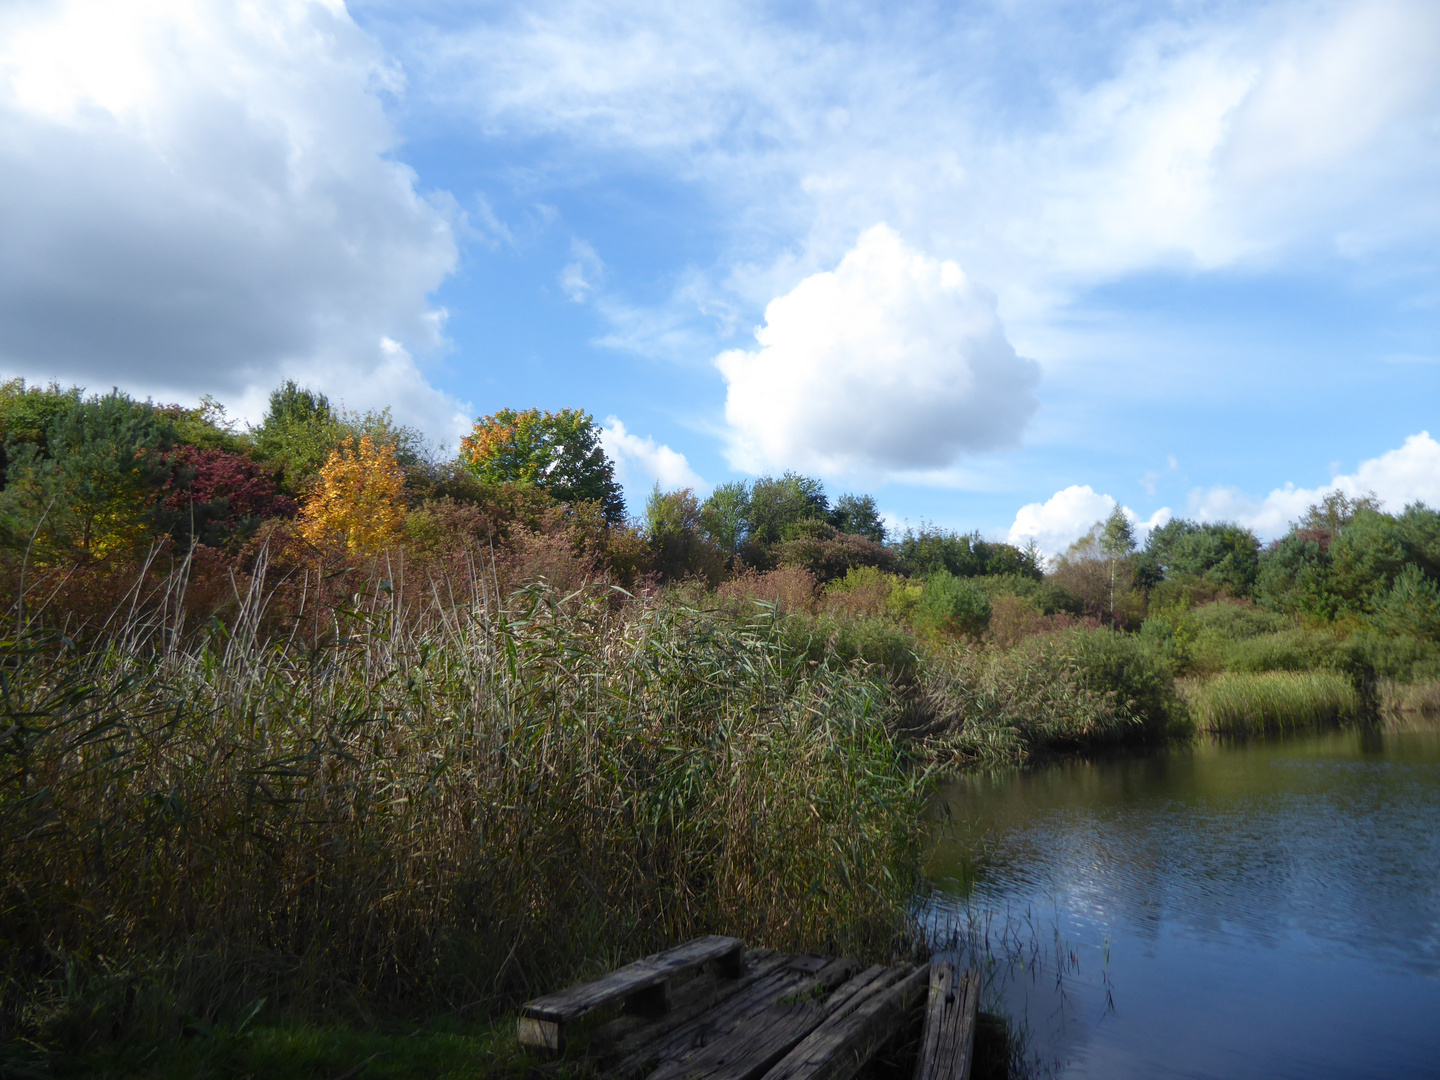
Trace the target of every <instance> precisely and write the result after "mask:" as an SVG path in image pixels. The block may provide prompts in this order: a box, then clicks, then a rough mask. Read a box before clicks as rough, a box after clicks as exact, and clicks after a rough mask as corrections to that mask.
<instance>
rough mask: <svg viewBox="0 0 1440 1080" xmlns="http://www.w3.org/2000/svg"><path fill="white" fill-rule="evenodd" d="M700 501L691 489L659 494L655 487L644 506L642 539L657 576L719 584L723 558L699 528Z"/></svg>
mask: <svg viewBox="0 0 1440 1080" xmlns="http://www.w3.org/2000/svg"><path fill="white" fill-rule="evenodd" d="M700 517H701V511H700V500H699V499H697V498H696V497H695V492H694V491H692V490H691V489H690V488H682V489H680V490H679V491H661V490H660V485H659V484H658V483H657V484H656V485H655V488H654V490H652V491H651V493H650V498H649V499H648V500H647V501H646V503H645V537H646V542H647V543H648V545H649V548H650V553H651V559H652V563H653V565H654V568H655V569H656V570H657V571H659V573H660V575H661V576H662V577H664V578H666V579H675V578H682V577H688V576H692V575H699V576H701V577H704V578H705V579H706V581H707V582H709V583H710V584H712V585H714V584H718V583H719V581H720V577H721V574H722V571H723V570H724V564H725V556H724V554H723V553H722V552H721V551H720V549H719V548H718V547H717V546H716V545H715V543H714V542H713V541H712V540H711V539H710V538H709V537H707V536H706V535H705V534H704V532H703V531H702V530H701V526H700Z"/></svg>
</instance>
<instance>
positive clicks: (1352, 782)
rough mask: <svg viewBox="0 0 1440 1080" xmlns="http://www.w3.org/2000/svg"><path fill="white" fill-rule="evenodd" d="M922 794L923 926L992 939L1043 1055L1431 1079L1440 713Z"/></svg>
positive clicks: (1041, 1059)
mask: <svg viewBox="0 0 1440 1080" xmlns="http://www.w3.org/2000/svg"><path fill="white" fill-rule="evenodd" d="M937 813H939V814H940V815H941V816H942V817H945V816H947V815H948V823H947V824H945V825H943V826H942V827H941V830H940V838H939V841H938V843H937V847H936V850H935V853H934V857H933V860H932V864H931V875H932V877H934V878H935V879H936V880H937V882H938V883H939V885H940V887H941V890H942V895H941V897H940V898H939V900H938V901H937V903H936V905H935V910H934V911H933V912H932V915H933V917H934V919H935V924H936V926H937V927H938V928H940V931H941V932H944V931H945V930H947V929H956V930H963V929H964V928H966V927H969V928H971V930H972V931H978V932H979V933H980V934H982V935H988V939H989V951H990V952H991V953H992V954H993V955H994V956H996V957H997V958H998V959H999V962H998V963H997V964H996V966H995V967H994V969H993V971H992V979H991V991H992V993H993V994H994V995H996V999H997V1003H998V1007H999V1008H1000V1009H1001V1010H1002V1011H1005V1012H1007V1013H1008V1014H1009V1015H1010V1016H1011V1017H1012V1019H1013V1020H1015V1021H1017V1022H1018V1023H1020V1024H1022V1025H1023V1026H1024V1027H1025V1028H1026V1029H1027V1031H1028V1038H1029V1048H1030V1053H1031V1055H1032V1056H1033V1057H1034V1058H1035V1059H1036V1060H1037V1062H1038V1063H1039V1065H1040V1066H1041V1071H1044V1072H1048V1073H1052V1074H1054V1075H1058V1076H1064V1077H1090V1076H1095V1077H1099V1076H1105V1077H1168V1076H1173V1077H1249V1076H1255V1077H1260V1076H1265V1077H1285V1076H1295V1077H1301V1076H1303V1077H1308V1078H1317V1077H1365V1076H1375V1077H1412V1076H1413V1077H1420V1076H1424V1077H1440V732H1437V731H1434V730H1429V731H1406V732H1377V731H1347V732H1336V733H1330V734H1325V735H1318V736H1308V737H1301V738H1292V739H1287V740H1283V741H1274V742H1254V743H1249V744H1243V745H1237V744H1229V745H1216V744H1209V745H1197V746H1189V747H1184V748H1177V749H1171V750H1167V751H1164V752H1160V753H1154V754H1148V755H1144V756H1132V757H1125V758H1112V759H1107V760H1101V761H1088V762H1076V761H1068V762H1060V763H1055V764H1051V765H1046V766H1042V767H1039V768H1034V769H1030V770H1026V771H1018V772H1011V773H1007V774H1002V775H994V776H983V777H982V776H967V777H965V778H963V779H961V780H959V781H957V782H956V783H954V784H952V785H951V786H949V787H948V788H947V789H945V790H944V791H943V792H942V793H941V796H940V800H939V802H938V803H937ZM980 951H984V950H980Z"/></svg>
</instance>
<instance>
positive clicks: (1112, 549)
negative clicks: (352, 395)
mask: <svg viewBox="0 0 1440 1080" xmlns="http://www.w3.org/2000/svg"><path fill="white" fill-rule="evenodd" d="M1099 542H1100V550H1101V551H1103V552H1104V553H1105V555H1106V557H1108V558H1109V560H1110V617H1111V618H1112V619H1113V618H1114V617H1115V562H1116V560H1117V559H1123V558H1124V557H1125V556H1127V555H1129V554H1130V553H1131V552H1132V551H1134V550H1135V530H1134V529H1133V528H1131V526H1130V519H1129V518H1127V517H1126V516H1125V512H1124V511H1123V510H1121V509H1120V507H1118V506H1117V507H1115V509H1114V510H1111V511H1110V516H1109V517H1108V518H1106V519H1105V522H1104V524H1103V525H1101V526H1100V533H1099Z"/></svg>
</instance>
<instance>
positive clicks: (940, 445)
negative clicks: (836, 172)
mask: <svg viewBox="0 0 1440 1080" xmlns="http://www.w3.org/2000/svg"><path fill="white" fill-rule="evenodd" d="M755 338H756V341H757V342H758V344H759V348H758V349H756V350H755V351H753V352H747V351H744V350H741V349H733V350H730V351H728V352H725V353H722V354H721V355H720V356H718V357H716V359H715V365H716V366H717V367H718V368H719V369H720V371H721V373H722V374H723V375H724V376H725V379H726V382H727V383H728V384H729V388H728V393H727V397H726V401H725V419H726V420H727V421H728V423H729V424H730V427H731V447H730V456H731V459H732V461H733V462H734V463H735V464H736V465H737V466H739V467H741V468H748V469H750V470H752V471H758V470H759V469H762V468H765V467H767V466H769V467H775V468H791V467H793V468H799V469H805V470H812V471H817V472H821V473H825V474H831V475H833V474H837V473H849V472H857V471H863V472H881V473H895V472H907V471H915V470H924V469H938V468H943V467H945V466H948V465H951V464H953V463H954V462H955V461H956V460H957V459H958V458H959V457H960V455H961V454H963V453H969V452H976V451H984V450H993V449H997V448H1001V447H1011V446H1015V445H1017V444H1018V443H1019V440H1020V432H1021V429H1022V428H1023V427H1024V425H1025V421H1026V420H1027V419H1028V418H1029V417H1030V414H1031V413H1033V412H1034V411H1035V407H1036V399H1035V394H1034V390H1035V386H1036V383H1037V382H1038V381H1039V368H1038V366H1037V365H1036V364H1035V363H1034V362H1033V361H1031V360H1026V359H1023V358H1021V357H1018V356H1016V355H1015V350H1014V349H1013V348H1011V346H1010V343H1009V342H1008V341H1007V340H1006V339H1005V332H1004V329H1003V328H1002V326H1001V325H1000V319H999V317H998V316H997V314H996V312H995V301H994V299H993V298H992V297H991V296H990V295H989V294H988V293H987V292H985V291H984V290H982V289H980V288H977V287H976V286H975V285H974V284H972V283H971V282H970V281H969V280H968V279H967V278H966V276H965V274H964V273H963V272H962V271H961V269H960V267H959V266H957V265H956V264H955V263H953V262H942V261H940V260H939V259H934V258H931V257H929V256H927V255H925V254H923V253H921V252H917V251H914V250H912V249H910V248H908V247H907V246H906V245H905V244H904V243H903V242H902V241H901V239H900V237H899V236H897V235H896V234H895V232H894V231H893V230H892V229H890V228H888V227H887V226H885V225H877V226H875V227H873V228H871V229H870V230H868V231H867V232H865V233H864V234H863V235H862V236H861V237H860V239H859V242H858V243H857V244H856V245H855V247H854V248H853V249H852V250H851V251H850V252H849V254H847V255H846V256H845V257H844V258H843V259H842V260H841V261H840V265H839V266H838V267H837V268H836V269H835V270H833V271H826V272H822V273H818V274H813V275H811V276H810V277H808V278H806V279H805V280H804V281H802V282H801V283H800V284H799V285H797V286H796V287H795V288H794V289H793V290H791V291H790V292H789V293H788V294H787V295H785V296H781V297H777V298H776V299H775V300H772V301H771V302H770V304H769V306H768V307H766V309H765V325H764V326H762V327H760V328H759V329H757V330H756V331H755Z"/></svg>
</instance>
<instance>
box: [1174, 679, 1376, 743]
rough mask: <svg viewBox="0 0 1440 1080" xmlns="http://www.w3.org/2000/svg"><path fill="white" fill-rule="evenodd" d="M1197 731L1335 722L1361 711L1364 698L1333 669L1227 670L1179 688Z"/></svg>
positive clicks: (1284, 728) (1299, 727)
mask: <svg viewBox="0 0 1440 1080" xmlns="http://www.w3.org/2000/svg"><path fill="white" fill-rule="evenodd" d="M1182 693H1183V694H1184V696H1185V699H1186V704H1187V705H1188V706H1189V708H1190V714H1191V717H1192V719H1193V721H1194V723H1195V726H1196V728H1197V729H1198V730H1200V731H1206V732H1212V733H1216V734H1232V735H1242V734H1264V733H1271V732H1284V731H1300V730H1304V729H1306V728H1314V727H1321V726H1324V725H1326V724H1337V723H1340V722H1341V721H1343V720H1347V719H1350V718H1353V717H1356V716H1358V715H1360V713H1361V712H1362V710H1363V708H1364V699H1363V698H1362V696H1361V694H1360V692H1359V691H1358V690H1356V689H1355V685H1354V683H1352V682H1351V681H1350V679H1348V678H1347V677H1345V676H1344V675H1341V674H1339V673H1338V672H1334V671H1303V672H1302V671H1271V672H1264V673H1260V674H1253V675H1252V674H1239V673H1231V674H1226V675H1219V676H1217V677H1215V678H1213V679H1209V680H1206V681H1203V682H1192V683H1189V684H1188V685H1185V686H1184V687H1183V689H1182Z"/></svg>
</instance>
